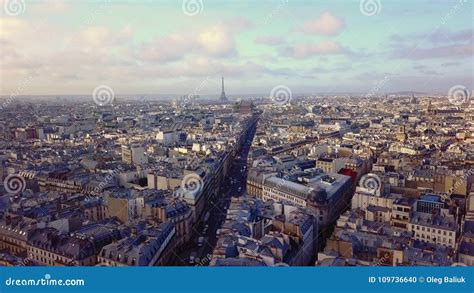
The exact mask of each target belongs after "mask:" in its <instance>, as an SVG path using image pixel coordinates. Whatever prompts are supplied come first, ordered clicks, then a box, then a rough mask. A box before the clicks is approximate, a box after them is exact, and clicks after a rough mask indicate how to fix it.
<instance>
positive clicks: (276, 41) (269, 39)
mask: <svg viewBox="0 0 474 293" xmlns="http://www.w3.org/2000/svg"><path fill="white" fill-rule="evenodd" d="M255 43H257V44H260V45H267V46H278V45H283V44H285V43H286V41H285V39H284V38H282V37H278V36H258V37H257V38H255Z"/></svg>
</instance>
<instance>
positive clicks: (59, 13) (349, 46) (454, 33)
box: [0, 0, 474, 95]
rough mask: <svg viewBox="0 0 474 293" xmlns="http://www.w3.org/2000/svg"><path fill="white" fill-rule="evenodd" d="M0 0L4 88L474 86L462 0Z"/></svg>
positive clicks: (247, 90)
mask: <svg viewBox="0 0 474 293" xmlns="http://www.w3.org/2000/svg"><path fill="white" fill-rule="evenodd" d="M0 2H1V3H0V4H1V6H2V8H3V9H2V11H1V14H0V16H1V20H0V46H1V47H0V50H1V51H0V53H1V56H0V77H1V81H0V94H2V95H10V94H13V93H17V94H18V93H19V94H89V93H91V92H92V91H93V89H94V88H95V87H97V86H98V85H108V86H110V87H111V88H112V89H113V90H114V92H115V93H117V94H132V93H134V94H147V93H157V94H183V95H186V94H189V93H190V92H195V90H196V87H198V88H199V94H201V95H206V94H219V92H220V76H221V75H224V76H225V78H226V91H227V93H228V94H230V95H239V94H251V93H263V94H265V93H270V91H271V89H272V88H273V87H275V86H277V85H285V86H288V87H289V88H291V90H292V91H293V92H294V93H317V92H348V91H350V92H362V93H364V92H367V91H370V90H371V89H373V88H374V87H377V88H379V90H380V92H394V91H405V90H414V91H421V92H433V93H447V92H448V90H449V88H451V87H452V86H454V85H458V84H460V85H464V86H467V87H468V88H470V89H471V90H472V88H473V80H474V78H473V76H474V73H473V50H474V45H473V42H474V40H473V27H474V25H473V3H472V0H471V1H469V0H466V1H464V0H453V1H450V0H445V1H441V0H432V1H417V0H411V1H387V0H380V1H377V0H362V1H329V0H328V1H297V0H288V1H285V0H276V1H223V0H222V1H217V0H214V1H210V0H202V1H199V0H194V1H193V0H188V1H186V0H185V1H178V0H175V1H140V0H138V1H114V0H109V1H106V0H102V1H54V0H53V1H28V0H24V1H21V0H0ZM12 2H16V3H12ZM13 4H17V5H16V6H14V5H13ZM371 8H372V10H371ZM382 81H383V85H382V86H378V85H380V84H381V82H382Z"/></svg>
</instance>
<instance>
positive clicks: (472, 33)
mask: <svg viewBox="0 0 474 293" xmlns="http://www.w3.org/2000/svg"><path fill="white" fill-rule="evenodd" d="M421 40H423V41H426V42H429V43H432V44H442V43H444V44H450V43H451V44H452V43H459V42H461V43H466V42H467V43H472V42H473V41H474V29H472V28H471V29H464V30H460V31H450V30H443V29H438V30H436V31H434V32H431V33H429V34H428V33H416V34H408V35H404V36H403V35H400V34H393V35H391V36H390V41H391V42H392V46H399V45H400V44H401V43H405V44H406V43H413V42H420V41H421Z"/></svg>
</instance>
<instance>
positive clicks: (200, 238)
mask: <svg viewBox="0 0 474 293" xmlns="http://www.w3.org/2000/svg"><path fill="white" fill-rule="evenodd" d="M203 244H204V237H202V236H201V237H199V238H198V247H201V246H202V245H203Z"/></svg>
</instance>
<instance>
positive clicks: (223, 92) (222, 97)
mask: <svg viewBox="0 0 474 293" xmlns="http://www.w3.org/2000/svg"><path fill="white" fill-rule="evenodd" d="M221 102H227V97H226V96H225V91H224V77H222V93H221Z"/></svg>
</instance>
